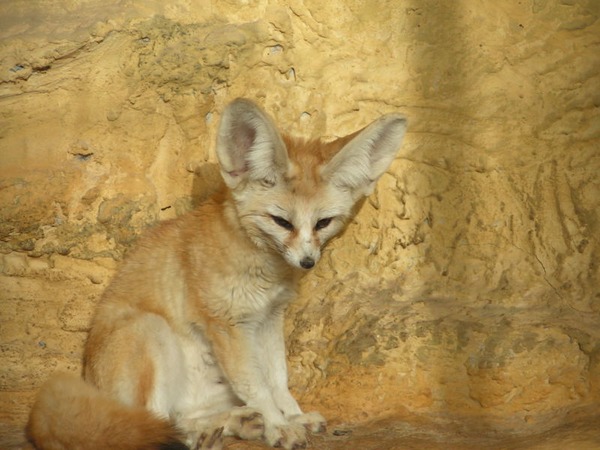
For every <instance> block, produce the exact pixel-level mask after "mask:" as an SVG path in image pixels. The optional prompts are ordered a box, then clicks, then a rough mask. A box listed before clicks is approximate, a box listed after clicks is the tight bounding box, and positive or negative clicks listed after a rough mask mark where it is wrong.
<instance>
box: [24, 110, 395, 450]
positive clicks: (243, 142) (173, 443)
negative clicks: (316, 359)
mask: <svg viewBox="0 0 600 450" xmlns="http://www.w3.org/2000/svg"><path fill="white" fill-rule="evenodd" d="M405 129H406V120H405V118H404V117H403V116H401V115H397V114H391V115H385V116H383V117H381V118H380V119H378V120H377V121H375V122H374V123H372V124H371V125H369V126H368V127H366V128H364V129H363V130H361V131H359V132H356V133H354V134H352V135H350V136H347V137H344V138H340V139H338V140H336V141H333V142H330V143H322V142H319V141H315V142H299V141H295V140H292V139H290V138H287V137H285V136H282V135H281V134H280V133H279V131H278V130H277V128H276V127H275V125H274V123H273V121H272V119H271V118H270V117H269V116H268V115H267V114H266V113H265V112H263V111H262V110H261V109H260V108H259V107H258V106H256V105H255V104H254V103H252V102H251V101H249V100H244V99H238V100H235V101H233V102H232V103H230V104H229V105H228V106H227V107H226V108H225V110H224V112H223V115H222V119H221V123H220V125H219V130H218V138H217V145H216V152H217V156H218V159H219V163H220V168H221V174H222V177H223V180H224V181H225V185H226V187H225V189H223V191H222V192H221V193H219V194H218V195H216V196H214V197H213V198H211V199H210V200H208V201H206V202H204V203H203V204H201V205H200V206H199V207H198V208H196V209H195V210H194V211H192V212H190V213H188V214H186V215H183V216H181V217H179V218H177V219H174V220H170V221H167V222H164V223H162V224H160V225H159V226H157V227H156V228H154V229H153V230H151V231H150V232H148V233H146V234H145V235H144V236H143V237H141V238H140V240H139V243H138V245H137V247H136V249H135V250H132V251H131V253H130V254H129V255H128V256H127V258H126V259H125V262H124V263H123V265H122V267H121V269H120V270H119V271H118V273H117V274H116V276H115V277H114V279H113V281H112V283H111V284H110V286H109V287H108V288H107V290H106V292H105V294H104V296H103V298H102V300H101V302H100V304H99V305H98V308H97V311H96V315H95V317H94V319H93V321H92V324H91V330H90V334H89V338H88V341H87V344H86V348H85V361H84V380H85V381H83V380H80V379H78V378H76V377H73V376H72V375H59V376H55V377H54V378H52V379H51V380H50V381H49V382H48V383H47V384H46V385H45V386H44V387H43V388H42V390H41V391H40V394H39V395H38V398H37V401H36V403H35V405H34V407H33V410H32V413H31V417H30V420H29V424H28V428H27V431H28V435H29V437H30V439H31V441H32V442H33V443H34V444H35V445H36V446H37V447H38V448H39V449H44V450H54V449H83V450H86V449H121V450H127V449H156V450H158V449H162V450H167V449H185V448H188V446H191V447H192V448H195V449H220V448H221V447H222V441H223V439H222V438H223V437H224V436H237V437H239V438H242V439H263V440H264V441H266V443H267V444H269V445H271V446H275V447H277V446H279V447H283V448H285V449H298V448H304V447H306V445H307V436H306V430H309V431H311V432H319V431H322V430H324V429H325V419H324V418H323V417H322V416H321V415H320V414H319V413H316V412H311V413H303V412H302V410H301V409H300V407H299V406H298V403H297V402H296V400H294V398H293V397H292V395H291V394H290V392H289V391H288V386H287V369H286V361H285V347H284V337H283V313H284V310H285V308H286V305H287V304H288V303H289V302H290V300H291V299H292V298H293V297H294V291H295V288H296V282H297V280H298V278H299V276H300V275H302V274H303V273H304V272H306V271H307V270H308V269H311V268H312V267H313V266H314V265H315V264H316V263H317V261H319V258H320V257H321V251H322V249H323V246H324V245H325V244H326V243H327V242H328V241H329V240H330V239H331V238H332V237H334V236H335V235H336V234H338V233H339V232H340V231H341V230H342V228H343V227H344V224H345V223H346V222H347V221H348V219H349V218H350V217H351V216H352V214H353V210H354V206H355V205H356V203H357V202H358V201H359V200H360V199H361V198H363V197H364V196H366V195H369V194H370V193H371V192H372V190H373V187H374V185H375V183H376V181H377V179H378V178H379V177H380V176H381V175H382V174H383V173H384V172H385V171H386V170H387V169H388V167H389V165H390V163H391V162H392V160H393V159H394V156H395V154H396V151H397V150H398V148H399V147H400V144H401V141H402V138H403V136H404V132H405Z"/></svg>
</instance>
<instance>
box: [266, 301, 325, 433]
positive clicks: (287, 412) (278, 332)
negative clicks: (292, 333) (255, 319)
mask: <svg viewBox="0 0 600 450" xmlns="http://www.w3.org/2000/svg"><path fill="white" fill-rule="evenodd" d="M257 341H258V342H259V343H260V344H261V345H262V346H263V348H264V353H263V354H264V358H265V361H264V364H263V365H262V366H261V367H262V369H263V375H264V377H265V378H266V380H267V382H268V383H269V386H270V388H271V392H272V394H273V399H274V401H275V404H276V405H277V407H278V408H279V409H280V410H281V411H282V412H283V414H284V416H285V417H286V419H288V420H289V421H290V422H294V423H299V424H302V425H303V426H305V427H306V428H308V429H309V430H310V431H311V432H313V433H320V432H322V431H325V428H326V424H327V423H326V421H325V419H324V418H323V416H321V414H319V413H317V412H310V413H307V414H305V413H303V412H302V410H301V409H300V406H299V405H298V402H297V401H296V399H294V397H293V396H292V394H291V393H290V391H289V388H288V372H287V364H286V352H285V338H284V333H283V308H282V309H280V310H277V311H275V312H273V313H272V315H271V316H270V317H269V318H268V319H267V320H266V321H265V322H264V323H263V324H261V326H260V328H258V330H257Z"/></svg>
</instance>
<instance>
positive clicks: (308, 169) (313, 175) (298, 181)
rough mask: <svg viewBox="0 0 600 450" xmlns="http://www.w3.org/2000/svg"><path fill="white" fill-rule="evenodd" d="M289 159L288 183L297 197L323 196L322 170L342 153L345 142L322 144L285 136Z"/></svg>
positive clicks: (316, 141) (319, 141)
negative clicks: (337, 154) (321, 191)
mask: <svg viewBox="0 0 600 450" xmlns="http://www.w3.org/2000/svg"><path fill="white" fill-rule="evenodd" d="M283 140H284V142H285V145H286V148H287V152H288V158H289V163H290V167H289V171H288V173H287V182H288V184H289V188H290V190H291V191H293V192H294V194H295V195H303V196H307V197H310V196H313V195H322V193H319V191H320V190H321V189H322V188H323V182H322V179H321V169H322V168H323V167H324V166H325V165H326V164H327V163H328V162H329V161H330V160H331V158H333V156H334V155H335V154H336V153H337V152H339V151H340V149H341V148H342V146H343V144H344V142H343V141H342V140H339V139H338V140H337V141H334V142H328V143H327V142H322V141H321V140H310V141H306V140H301V139H295V138H291V137H288V136H284V137H283Z"/></svg>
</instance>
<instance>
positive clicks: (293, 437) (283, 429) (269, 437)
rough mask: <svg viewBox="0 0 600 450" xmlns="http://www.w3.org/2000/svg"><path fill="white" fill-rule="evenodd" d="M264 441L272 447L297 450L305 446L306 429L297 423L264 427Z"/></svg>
mask: <svg viewBox="0 0 600 450" xmlns="http://www.w3.org/2000/svg"><path fill="white" fill-rule="evenodd" d="M265 441H267V444H269V445H270V446H272V447H281V448H284V449H285V450H299V449H302V448H306V445H307V441H306V429H305V428H304V426H303V425H302V424H299V423H288V424H285V425H279V426H271V427H269V426H268V427H266V429H265Z"/></svg>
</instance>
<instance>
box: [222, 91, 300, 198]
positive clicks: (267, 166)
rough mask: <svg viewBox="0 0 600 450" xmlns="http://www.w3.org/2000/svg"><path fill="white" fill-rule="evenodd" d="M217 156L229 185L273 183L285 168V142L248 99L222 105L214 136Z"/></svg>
mask: <svg viewBox="0 0 600 450" xmlns="http://www.w3.org/2000/svg"><path fill="white" fill-rule="evenodd" d="M217 157H218V158H219V164H220V165H221V174H222V176H223V179H224V180H225V183H226V184H227V186H229V188H231V189H234V188H235V187H236V186H238V185H239V184H240V182H241V181H242V180H256V181H264V182H266V183H267V184H275V182H276V181H277V177H278V176H279V175H281V174H283V173H285V171H286V170H287V167H288V156H287V150H286V148H285V144H284V143H283V140H282V138H281V135H280V134H279V132H278V131H277V128H276V127H275V124H274V123H273V121H272V120H271V118H270V117H269V116H268V115H267V114H266V113H265V112H264V111H263V110H262V109H260V108H259V107H258V106H257V105H256V104H255V103H253V102H251V101H250V100H246V99H242V98H238V99H236V100H234V101H232V102H231V103H230V104H229V105H227V106H226V107H225V110H224V111H223V115H222V117H221V123H220V124H219V131H218V135H217Z"/></svg>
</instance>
